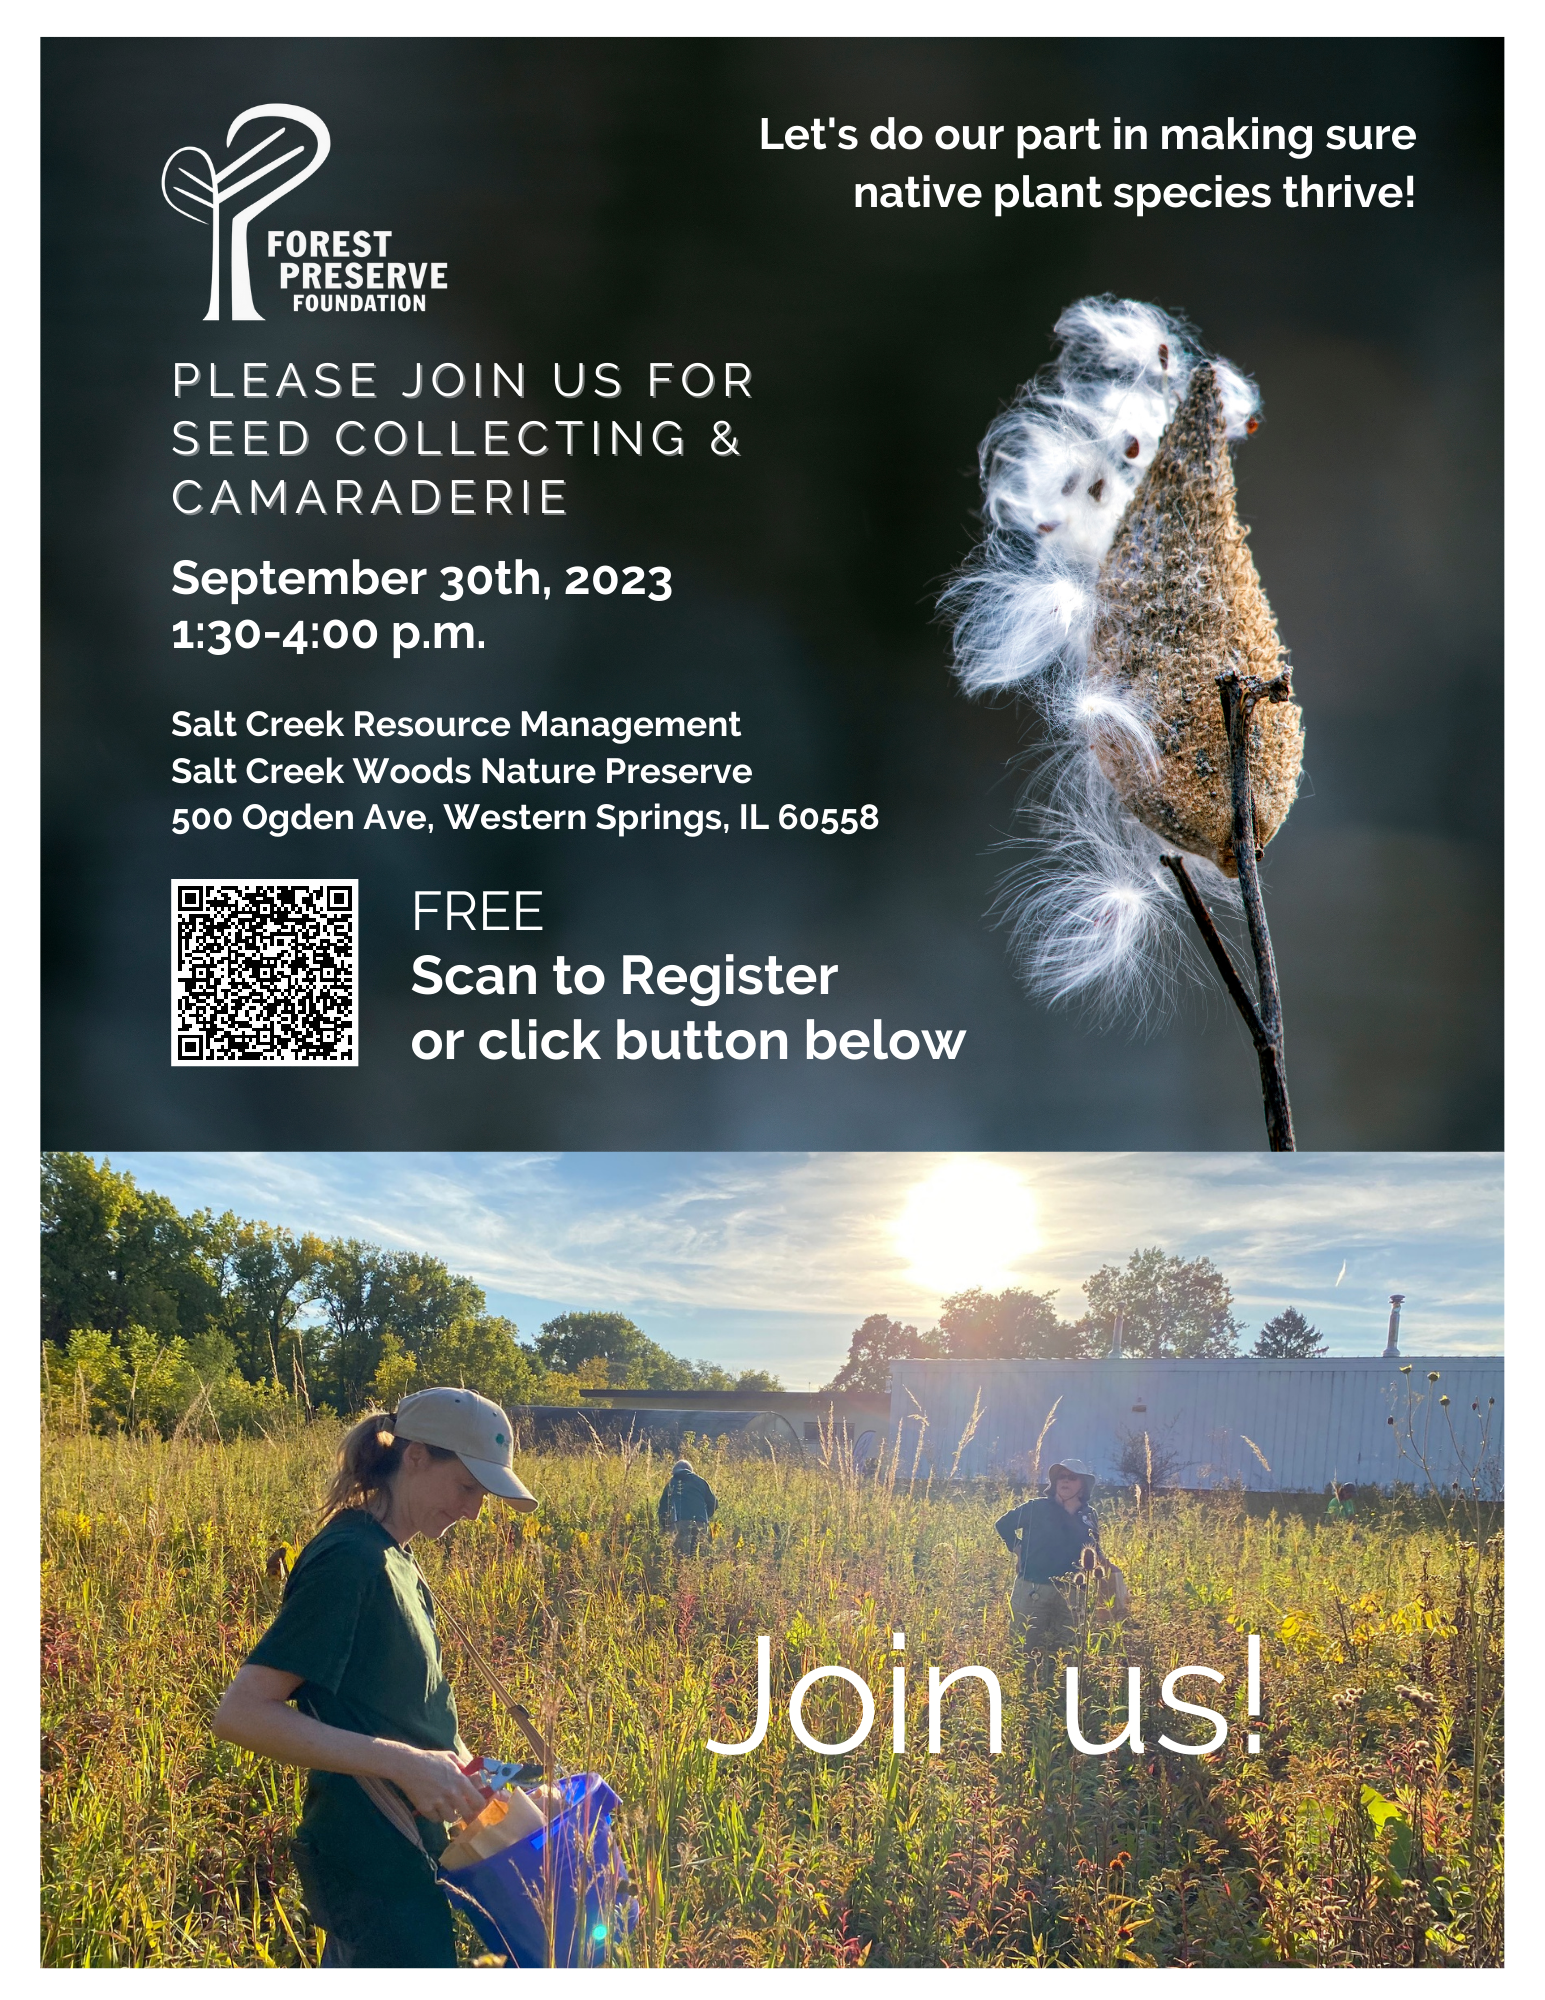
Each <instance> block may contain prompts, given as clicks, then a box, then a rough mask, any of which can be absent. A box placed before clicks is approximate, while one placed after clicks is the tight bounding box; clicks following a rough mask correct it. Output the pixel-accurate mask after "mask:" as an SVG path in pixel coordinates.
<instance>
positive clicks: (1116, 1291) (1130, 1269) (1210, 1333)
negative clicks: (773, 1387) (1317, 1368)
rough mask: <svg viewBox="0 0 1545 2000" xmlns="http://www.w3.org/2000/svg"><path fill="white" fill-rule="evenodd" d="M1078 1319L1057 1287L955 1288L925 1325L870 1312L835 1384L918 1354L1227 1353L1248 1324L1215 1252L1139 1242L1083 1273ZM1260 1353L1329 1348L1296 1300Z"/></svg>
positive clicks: (871, 1379)
mask: <svg viewBox="0 0 1545 2000" xmlns="http://www.w3.org/2000/svg"><path fill="white" fill-rule="evenodd" d="M1083 1291H1084V1299H1085V1310H1084V1312H1083V1314H1082V1315H1081V1316H1080V1317H1079V1318H1078V1319H1064V1318H1063V1317H1062V1316H1061V1314H1059V1313H1058V1311H1057V1306H1056V1299H1057V1294H1056V1293H1055V1292H1054V1291H1051V1292H1032V1291H1026V1290H1023V1289H1021V1288H1018V1287H1011V1288H1010V1289H1009V1290H1007V1291H1002V1292H986V1291H982V1290H980V1289H972V1290H970V1291H965V1292H956V1293H954V1294H953V1295H952V1296H951V1297H949V1298H947V1299H945V1300H944V1301H943V1302H942V1304H941V1305H940V1307H939V1320H938V1325H937V1326H933V1327H930V1328H929V1329H928V1330H927V1331H926V1332H919V1331H918V1329H917V1328H916V1327H915V1326H905V1325H903V1324H902V1322H901V1321H900V1320H894V1319H891V1318H890V1317H889V1316H888V1315H887V1314H885V1313H871V1314H870V1315H869V1317H868V1318H867V1319H866V1320H865V1321H864V1323H863V1325H862V1326H860V1327H858V1328H857V1329H856V1330H855V1331H854V1334H853V1337H852V1341H851V1343H850V1345H849V1348H848V1358H847V1360H846V1361H845V1362H844V1364H843V1365H842V1367H841V1368H839V1369H838V1371H837V1373H836V1375H835V1376H834V1377H833V1379H832V1380H831V1382H830V1383H828V1384H827V1386H828V1388H832V1389H878V1390H882V1391H883V1390H885V1389H888V1388H889V1386H890V1372H891V1367H892V1364H893V1363H895V1362H897V1361H912V1360H970V1361H984V1360H1095V1359H1098V1358H1100V1357H1102V1356H1104V1355H1108V1354H1109V1353H1110V1352H1111V1351H1112V1348H1113V1345H1114V1340H1115V1332H1116V1321H1117V1316H1118V1315H1119V1316H1120V1320H1121V1348H1122V1352H1123V1353H1124V1354H1127V1355H1130V1356H1131V1357H1133V1358H1134V1359H1140V1360H1160V1359H1165V1358H1171V1359H1175V1360H1211V1359H1226V1358H1227V1357H1229V1356H1231V1355H1234V1354H1237V1353H1238V1351H1239V1342H1240V1338H1241V1336H1242V1335H1243V1333H1244V1331H1245V1326H1244V1322H1243V1321H1242V1320H1241V1319H1240V1318H1239V1317H1238V1315H1237V1314H1236V1313H1235V1311H1234V1295H1233V1292H1232V1291H1231V1289H1230V1287H1229V1283H1228V1280H1227V1279H1226V1278H1225V1277H1224V1275H1223V1273H1222V1272H1221V1271H1220V1270H1219V1269H1218V1267H1217V1265H1216V1264H1214V1263H1213V1262H1212V1260H1211V1258H1209V1257H1194V1258H1192V1259H1190V1260H1189V1261H1187V1260H1185V1259H1183V1258H1180V1257H1167V1256H1166V1255H1165V1254H1164V1252H1163V1251H1162V1250H1160V1249H1148V1250H1134V1251H1133V1253H1132V1255H1131V1257H1130V1258H1129V1259H1128V1261H1127V1263H1126V1264H1125V1265H1124V1266H1117V1265H1114V1264H1102V1265H1101V1267H1100V1269H1099V1270H1098V1271H1096V1272H1094V1273H1093V1275H1092V1276H1090V1277H1088V1278H1086V1279H1085V1280H1084V1286H1083ZM1250 1352H1251V1353H1252V1354H1256V1355H1259V1356H1261V1357H1262V1358H1263V1359H1267V1360H1290V1361H1303V1360H1309V1359H1311V1358H1312V1357H1314V1356H1315V1355H1320V1354H1324V1353H1325V1352H1326V1347H1325V1343H1324V1341H1323V1340H1321V1338H1320V1334H1319V1330H1318V1328H1316V1327H1313V1326H1311V1325H1310V1324H1309V1321H1308V1320H1307V1319H1306V1318H1305V1316H1304V1315H1303V1313H1301V1312H1300V1311H1299V1310H1298V1308H1297V1307H1296V1306H1287V1307H1285V1308H1284V1310H1283V1311H1282V1312H1280V1313H1278V1314H1276V1315H1275V1316H1274V1317H1273V1318H1271V1319H1269V1320H1267V1322H1266V1323H1265V1325H1264V1326H1263V1327H1262V1328H1261V1330H1260V1333H1259V1335H1258V1336H1257V1338H1256V1342H1255V1345H1254V1347H1253V1348H1252V1349H1251V1350H1250Z"/></svg>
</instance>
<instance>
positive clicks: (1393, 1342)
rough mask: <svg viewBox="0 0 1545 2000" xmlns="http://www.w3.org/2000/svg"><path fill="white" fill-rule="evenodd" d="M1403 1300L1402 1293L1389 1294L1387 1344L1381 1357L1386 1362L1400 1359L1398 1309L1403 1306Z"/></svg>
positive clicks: (1404, 1296)
mask: <svg viewBox="0 0 1545 2000" xmlns="http://www.w3.org/2000/svg"><path fill="white" fill-rule="evenodd" d="M1405 1299H1406V1295H1405V1293H1404V1292H1391V1293H1390V1295H1389V1344H1388V1345H1387V1346H1386V1347H1385V1349H1384V1355H1383V1358H1384V1360H1386V1361H1398V1360H1399V1359H1400V1308H1401V1307H1402V1306H1403V1305H1404V1304H1405Z"/></svg>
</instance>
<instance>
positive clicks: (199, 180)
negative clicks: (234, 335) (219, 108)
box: [161, 104, 333, 320]
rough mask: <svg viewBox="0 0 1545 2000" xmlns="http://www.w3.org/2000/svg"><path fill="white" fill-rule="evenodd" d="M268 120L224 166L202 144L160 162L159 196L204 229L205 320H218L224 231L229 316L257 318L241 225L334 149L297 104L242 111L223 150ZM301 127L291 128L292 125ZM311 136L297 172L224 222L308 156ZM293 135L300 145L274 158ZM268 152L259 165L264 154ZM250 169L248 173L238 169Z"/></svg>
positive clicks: (244, 231) (244, 227)
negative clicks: (242, 200)
mask: <svg viewBox="0 0 1545 2000" xmlns="http://www.w3.org/2000/svg"><path fill="white" fill-rule="evenodd" d="M263 118H272V119H276V120H278V121H279V122H278V123H277V124H275V125H274V127H273V129H272V130H271V131H269V132H268V133H267V134H266V135H265V136H264V137H263V138H261V139H259V140H258V142H257V144H256V145H255V146H249V147H248V149H247V150H246V152H244V153H241V154H239V155H238V156H237V158H235V159H234V160H229V161H227V163H226V164H225V165H224V166H223V167H216V165H215V163H214V161H213V160H212V159H211V158H210V156H209V155H208V153H206V152H205V151H204V149H203V147H202V146H179V147H178V149H177V151H176V152H175V153H173V154H172V156H171V158H170V159H169V160H168V161H167V163H166V165H165V166H164V167H163V168H162V169H161V192H162V194H163V195H165V197H166V199H167V201H168V203H169V204H170V205H171V207H173V208H175V209H176V211H177V213H178V214H179V215H186V216H187V217H188V218H189V220H190V221H193V222H199V223H202V224H203V225H204V226H205V227H206V228H207V229H208V230H209V232H210V237H211V242H210V246H209V310H208V312H206V313H205V315H204V317H205V319H206V320H210V319H218V318H219V317H220V244H221V241H222V235H223V232H224V231H225V230H226V229H227V228H229V231H230V244H231V252H230V273H231V275H230V295H231V318H232V319H261V318H262V317H263V315H262V314H261V313H260V312H259V311H258V309H257V307H256V306H255V305H254V304H253V303H252V277H251V273H250V272H249V270H248V268H247V225H248V224H249V223H250V222H251V220H252V218H253V216H255V215H261V213H262V212H263V210H264V209H265V208H272V206H273V204H274V203H275V202H276V201H277V200H278V199H279V197H280V196H281V195H285V194H289V193H290V191H291V189H293V188H298V187H299V186H300V184H301V182H302V181H306V180H310V178H311V176H312V175H313V174H314V173H315V172H316V170H317V168H318V167H319V166H321V164H322V162H323V161H324V160H325V159H326V158H327V155H328V153H329V152H330V151H331V150H332V143H333V142H332V139H331V137H330V136H329V134H328V130H327V127H326V126H325V125H324V124H323V123H322V121H321V119H320V118H318V116H317V115H316V113H315V112H314V111H306V110H303V109H302V107H301V106H300V105H298V104H254V105H253V107H252V109H251V110H250V111H243V112H242V114H241V116H240V117H239V118H236V119H233V120H232V122H231V129H230V131H229V132H227V133H226V135H225V145H226V150H227V151H229V150H230V147H231V144H232V141H233V140H234V139H235V137H236V134H237V133H238V132H239V131H241V129H242V127H243V126H244V125H250V124H252V122H253V121H254V119H263ZM297 127H299V128H300V129H299V130H298V131H297V130H296V128H297ZM308 135H309V139H314V140H315V142H316V145H315V150H314V151H313V152H312V153H311V157H310V159H309V160H306V161H305V163H304V165H303V166H301V167H300V169H299V170H298V171H297V172H295V173H293V174H291V175H290V177H289V179H288V180H282V181H280V182H279V184H278V186H277V187H270V188H269V189H268V191H267V193H266V194H261V195H259V196H258V197H257V199H256V200H255V201H251V202H249V203H248V204H247V206H246V207H245V208H239V209H237V210H236V212H235V213H234V214H232V215H230V217H229V222H227V220H226V218H227V214H228V211H229V210H230V206H231V203H232V202H233V201H234V200H235V199H236V197H237V196H238V195H240V194H245V193H246V191H247V189H248V188H252V187H256V186H257V184H258V183H259V182H260V181H266V180H267V179H268V178H269V176H270V175H272V174H276V173H278V172H279V170H280V168H281V167H287V166H288V165H289V164H290V162H291V161H292V160H298V159H300V158H301V157H302V155H303V154H305V153H306V152H307V151H308V149H309V148H308ZM286 138H294V139H297V140H298V141H299V143H298V144H297V145H292V146H291V147H290V149H289V151H288V152H282V153H274V152H273V151H272V149H273V148H274V147H275V146H276V145H277V144H278V143H279V142H280V141H281V140H282V139H286ZM265 153H266V154H269V155H270V157H269V158H268V159H267V160H262V159H261V156H262V155H263V154H265ZM243 169H249V170H250V171H245V172H244V171H243Z"/></svg>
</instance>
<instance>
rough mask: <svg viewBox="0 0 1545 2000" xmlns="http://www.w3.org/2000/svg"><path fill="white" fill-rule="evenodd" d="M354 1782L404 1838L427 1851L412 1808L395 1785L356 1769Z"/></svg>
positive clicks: (423, 1851) (425, 1852) (422, 1852)
mask: <svg viewBox="0 0 1545 2000" xmlns="http://www.w3.org/2000/svg"><path fill="white" fill-rule="evenodd" d="M354 1782H355V1784H356V1785H358V1786H359V1788H360V1790H361V1791H362V1792H363V1793H364V1794H365V1797H366V1798H367V1799H369V1801H370V1803H371V1804H372V1805H373V1806H374V1807H375V1808H376V1810H377V1811H378V1812H380V1813H382V1814H384V1815H385V1817H386V1818H387V1819H388V1820H390V1822H391V1823H392V1825H393V1826H394V1827H396V1829H397V1831H398V1832H399V1833H400V1834H401V1835H402V1837H403V1839H404V1840H407V1841H411V1842H412V1843H413V1845H414V1846H415V1847H416V1848H417V1849H418V1850H419V1852H420V1853H421V1854H427V1853H428V1852H429V1849H428V1848H427V1847H425V1845H424V1836H423V1835H422V1834H421V1833H420V1832H419V1830H418V1822H417V1820H416V1819H415V1818H414V1817H413V1813H412V1809H411V1808H410V1807H409V1805H408V1802H407V1800H406V1799H404V1797H403V1795H402V1793H401V1792H399V1791H398V1789H397V1787H396V1786H395V1785H390V1784H388V1783H387V1781H386V1780H385V1779H384V1778H367V1777H362V1776H361V1775H360V1773H359V1772H358V1771H356V1772H355V1773H354Z"/></svg>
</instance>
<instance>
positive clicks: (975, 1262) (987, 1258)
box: [893, 1160, 1041, 1293]
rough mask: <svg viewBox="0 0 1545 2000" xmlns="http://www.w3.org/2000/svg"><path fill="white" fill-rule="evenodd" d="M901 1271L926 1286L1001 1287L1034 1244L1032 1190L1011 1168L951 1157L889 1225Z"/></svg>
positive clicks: (1037, 1241) (943, 1290)
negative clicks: (902, 1265)
mask: <svg viewBox="0 0 1545 2000" xmlns="http://www.w3.org/2000/svg"><path fill="white" fill-rule="evenodd" d="M893 1235H894V1238H895V1243H896V1248H897V1249H898V1250H899V1251H900V1253H901V1255H902V1256H903V1257H904V1258H905V1259H906V1261H907V1266H908V1276H909V1277H911V1278H912V1279H913V1280H914V1281H915V1282H916V1283H917V1284H919V1285H923V1286H925V1287H926V1288H927V1289H928V1290H929V1291H936V1292H940V1293H948V1292H960V1291H966V1290H968V1289H969V1288H970V1287H971V1286H973V1285H980V1286H981V1287H982V1288H983V1290H984V1291H1001V1290H1002V1289H1003V1288H1004V1287H1005V1286H1006V1285H1008V1284H1010V1283H1012V1281H1013V1266H1014V1265H1015V1264H1017V1263H1018V1262H1019V1261H1020V1259H1021V1258H1023V1257H1026V1256H1028V1255H1029V1253H1030V1252H1031V1251H1032V1250H1035V1249H1038V1248H1039V1247H1040V1241H1041V1239H1040V1233H1039V1231H1038V1230H1037V1228H1036V1207H1035V1196H1034V1195H1033V1194H1032V1193H1031V1192H1030V1190H1029V1188H1027V1187H1026V1186H1025V1184H1024V1182H1023V1181H1022V1180H1021V1179H1020V1177H1019V1175H1018V1174H1016V1173H1015V1172H1014V1170H1013V1169H1012V1168H1011V1167H995V1166H993V1165H991V1164H990V1163H989V1162H988V1161H986V1160H950V1161H948V1162H947V1163H946V1164H945V1165H944V1166H942V1167H940V1168H938V1169H937V1170H936V1171H935V1172H934V1173H932V1174H930V1175H929V1176H928V1178H927V1180H925V1181H920V1182H919V1183H918V1185H917V1186H916V1187H915V1188H913V1190H912V1192H911V1193H910V1194H909V1195H908V1196H907V1199H906V1205H905V1206H904V1207H903V1209H902V1211H901V1214H900V1215H899V1216H898V1217H897V1219H896V1222H895V1224H894V1225H893Z"/></svg>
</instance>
